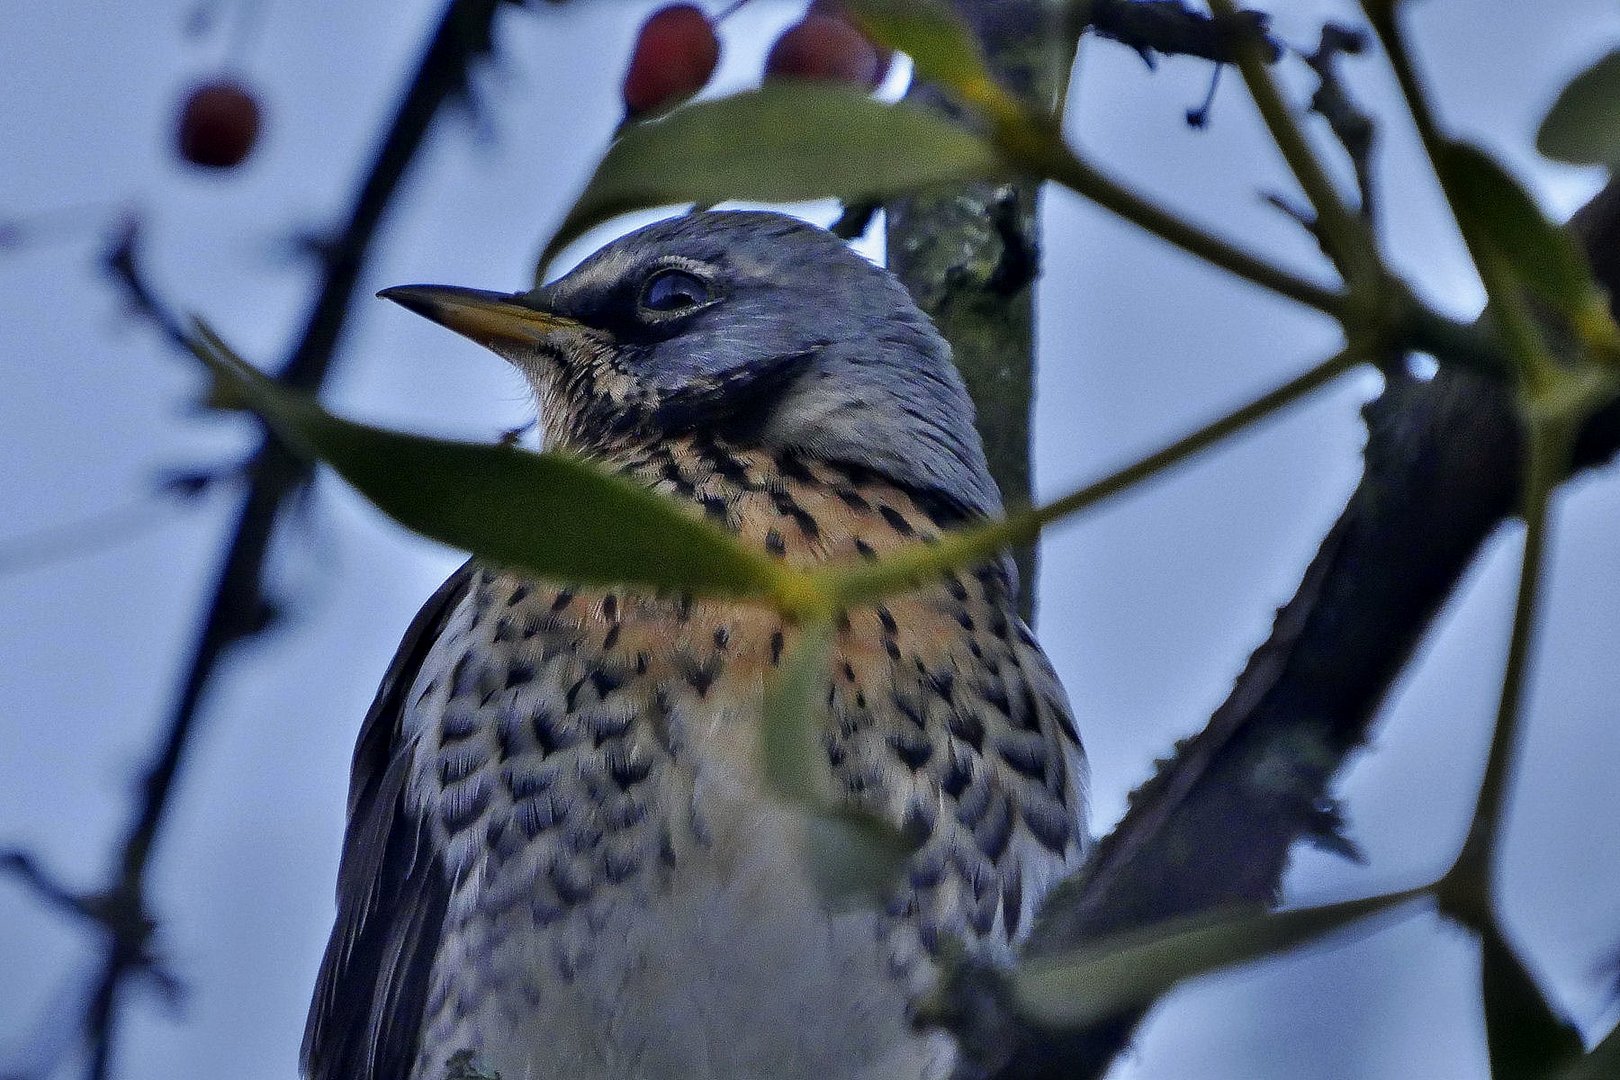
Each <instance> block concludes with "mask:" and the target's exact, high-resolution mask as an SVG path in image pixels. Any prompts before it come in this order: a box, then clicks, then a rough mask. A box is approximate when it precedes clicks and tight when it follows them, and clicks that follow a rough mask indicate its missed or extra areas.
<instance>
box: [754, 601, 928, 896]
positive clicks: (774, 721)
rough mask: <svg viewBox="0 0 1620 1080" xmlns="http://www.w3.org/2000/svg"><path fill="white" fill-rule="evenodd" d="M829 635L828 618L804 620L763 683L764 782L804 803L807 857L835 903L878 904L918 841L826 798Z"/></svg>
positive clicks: (812, 875) (817, 881)
mask: <svg viewBox="0 0 1620 1080" xmlns="http://www.w3.org/2000/svg"><path fill="white" fill-rule="evenodd" d="M832 638H833V631H832V626H831V625H830V624H829V623H827V622H825V621H822V622H816V623H812V624H810V625H808V626H806V627H804V628H803V629H802V630H801V631H800V636H799V640H798V641H797V642H795V643H794V645H793V646H792V648H791V649H789V651H788V653H787V655H786V657H785V658H784V659H783V661H782V665H781V667H780V668H778V669H777V672H776V674H775V676H774V677H773V678H772V679H771V680H770V681H769V682H768V683H767V684H766V687H765V706H764V710H763V714H764V729H763V730H762V731H761V732H760V742H761V746H762V751H763V754H764V762H763V766H764V775H765V785H766V788H767V789H768V790H769V791H771V792H772V793H774V794H775V795H777V796H778V797H779V798H781V799H783V800H784V801H786V802H788V803H789V804H792V805H794V806H796V807H797V808H798V809H799V811H800V824H801V825H802V827H803V830H804V831H803V836H804V845H805V848H804V854H805V860H806V865H807V866H808V868H809V871H810V879H811V883H812V884H813V885H814V886H815V887H816V891H817V892H819V893H820V894H821V897H822V899H823V900H824V901H826V902H827V903H828V904H829V905H831V906H832V907H834V908H845V907H849V906H852V905H867V906H875V905H878V904H881V903H883V902H884V901H886V900H887V899H888V898H889V896H890V895H892V893H893V891H894V888H895V885H896V884H897V883H898V881H899V879H900V875H901V873H902V872H903V871H904V869H905V865H906V860H907V859H909V858H910V857H911V855H912V853H913V852H915V851H916V845H915V844H913V843H911V842H910V841H908V840H907V839H906V838H905V837H904V836H902V835H901V834H900V832H899V830H898V829H895V828H894V827H893V826H892V825H890V824H889V823H888V822H886V821H882V820H880V819H878V818H876V817H874V816H872V815H871V814H868V813H865V812H864V811H861V810H857V809H855V808H853V807H847V806H832V805H829V802H828V796H829V789H828V783H827V782H828V780H829V778H830V777H829V773H828V770H827V755H826V752H825V751H824V750H823V749H822V746H821V740H820V737H819V732H820V729H821V727H822V725H821V724H820V723H818V722H817V717H818V716H825V714H826V710H827V704H826V702H827V661H828V655H829V653H830V652H831V650H832Z"/></svg>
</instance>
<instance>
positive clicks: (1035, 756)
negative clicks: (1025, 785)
mask: <svg viewBox="0 0 1620 1080" xmlns="http://www.w3.org/2000/svg"><path fill="white" fill-rule="evenodd" d="M996 751H997V752H998V753H999V754H1000V755H1001V760H1003V761H1005V762H1006V763H1007V764H1008V765H1010V766H1012V769H1013V771H1014V772H1017V773H1019V774H1021V775H1023V776H1027V777H1029V778H1030V779H1031V780H1038V781H1040V782H1041V783H1043V784H1044V783H1046V766H1047V760H1046V744H1045V743H1044V742H1042V741H1041V740H1039V739H1006V740H1003V741H1000V742H998V743H997V744H996Z"/></svg>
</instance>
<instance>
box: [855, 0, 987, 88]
mask: <svg viewBox="0 0 1620 1080" xmlns="http://www.w3.org/2000/svg"><path fill="white" fill-rule="evenodd" d="M844 8H845V10H846V11H848V12H849V13H850V14H851V15H852V16H854V18H855V22H856V23H857V24H858V25H859V26H860V28H861V31H862V32H863V33H865V34H866V36H867V37H869V38H871V39H872V40H873V41H875V42H877V43H878V44H879V45H884V46H887V47H888V48H891V49H895V50H897V51H899V52H903V53H905V54H906V55H907V56H909V57H911V63H912V65H913V67H914V68H915V69H916V73H917V76H918V77H919V78H922V79H926V80H927V81H929V82H932V83H938V84H939V85H941V86H948V87H952V88H955V89H962V88H964V87H968V86H971V85H972V84H974V83H977V82H981V81H982V82H991V81H993V80H992V79H991V76H990V71H989V68H987V67H986V66H985V62H984V53H983V51H982V50H980V48H979V42H978V40H977V39H976V38H975V37H974V36H973V31H972V29H971V28H969V27H968V25H967V24H966V23H964V22H963V21H962V20H961V19H960V18H959V17H958V16H957V14H956V12H954V11H952V10H951V9H950V7H949V6H947V5H946V4H943V3H941V2H940V0H844Z"/></svg>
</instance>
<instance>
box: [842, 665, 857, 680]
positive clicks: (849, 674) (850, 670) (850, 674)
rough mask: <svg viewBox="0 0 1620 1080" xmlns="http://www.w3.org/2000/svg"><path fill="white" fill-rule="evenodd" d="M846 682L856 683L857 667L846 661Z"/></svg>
mask: <svg viewBox="0 0 1620 1080" xmlns="http://www.w3.org/2000/svg"><path fill="white" fill-rule="evenodd" d="M844 681H846V682H854V681H855V666H854V665H853V664H851V663H850V662H849V661H848V660H845V661H844Z"/></svg>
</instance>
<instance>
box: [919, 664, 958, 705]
mask: <svg viewBox="0 0 1620 1080" xmlns="http://www.w3.org/2000/svg"><path fill="white" fill-rule="evenodd" d="M923 681H924V683H925V684H926V685H927V686H928V689H930V690H932V691H933V692H934V693H935V694H937V695H939V697H940V698H941V699H942V700H944V701H949V700H951V695H952V694H953V693H955V692H956V676H955V675H953V674H952V673H951V672H949V671H930V672H928V674H927V675H925V676H924V678H923Z"/></svg>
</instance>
